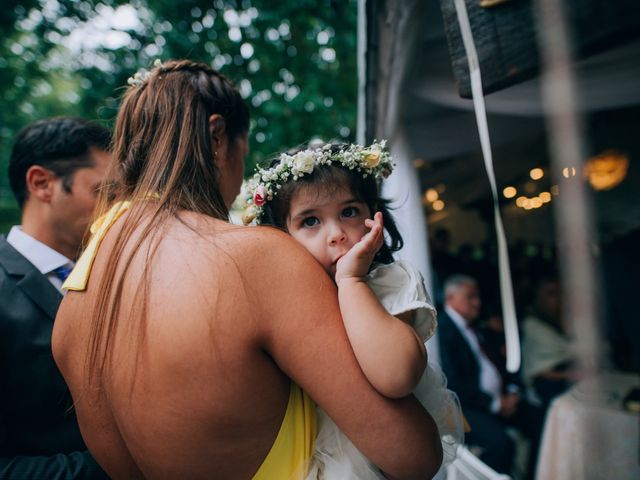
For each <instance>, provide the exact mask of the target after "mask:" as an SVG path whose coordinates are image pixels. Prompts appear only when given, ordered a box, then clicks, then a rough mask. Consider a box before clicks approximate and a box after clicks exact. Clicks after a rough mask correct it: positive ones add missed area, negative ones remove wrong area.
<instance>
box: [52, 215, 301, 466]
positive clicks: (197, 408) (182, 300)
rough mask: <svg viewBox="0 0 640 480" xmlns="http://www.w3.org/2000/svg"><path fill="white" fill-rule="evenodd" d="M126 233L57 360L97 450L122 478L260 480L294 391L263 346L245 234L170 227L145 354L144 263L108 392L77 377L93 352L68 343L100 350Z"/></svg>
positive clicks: (76, 304)
mask: <svg viewBox="0 0 640 480" xmlns="http://www.w3.org/2000/svg"><path fill="white" fill-rule="evenodd" d="M200 221H201V220H200ZM119 226H120V224H116V225H115V226H114V227H113V231H111V232H109V234H108V235H107V237H106V238H105V240H104V242H103V245H102V247H101V249H100V253H99V254H98V256H97V258H96V261H95V264H94V266H93V269H92V272H91V276H90V281H89V284H88V288H87V291H86V292H83V293H76V292H70V293H69V294H68V295H67V298H66V299H65V301H64V302H63V305H62V306H61V309H60V313H59V317H58V319H57V321H56V333H55V339H54V340H55V347H54V348H55V350H56V359H57V361H58V362H59V363H60V366H61V368H62V369H63V371H64V373H65V375H66V377H67V379H68V380H69V381H70V386H71V389H72V392H73V393H74V398H75V401H76V405H75V408H76V410H77V413H78V418H79V422H80V425H81V427H82V431H83V435H84V437H85V440H86V442H87V445H88V446H89V448H90V449H91V451H92V452H93V453H94V455H95V456H96V458H97V460H98V462H100V463H101V464H102V465H103V466H104V467H105V468H106V469H107V471H108V472H109V473H110V474H111V475H112V476H113V477H116V478H125V477H126V478H132V477H134V476H144V477H148V478H200V477H202V478H211V475H212V474H214V473H215V476H216V478H247V477H250V476H251V474H252V473H253V472H255V471H256V470H257V468H258V467H259V465H260V463H261V461H262V459H263V458H264V457H265V456H266V454H267V452H268V451H269V448H270V447H271V444H272V443H273V439H274V438H275V436H276V434H277V432H278V428H279V426H280V422H281V420H282V417H283V415H284V410H285V407H286V404H287V399H288V394H289V380H288V379H287V378H286V376H284V375H283V373H282V372H281V371H280V370H279V369H278V368H277V367H276V366H275V364H274V363H273V361H272V360H271V359H270V357H269V356H268V355H266V354H265V353H264V352H263V351H261V350H260V349H259V348H258V346H257V342H256V339H255V335H252V331H253V332H254V331H255V328H254V327H253V326H252V322H253V318H252V316H253V312H252V309H251V305H249V304H248V303H247V297H246V295H243V293H242V291H243V285H242V283H243V282H242V278H241V275H240V272H238V270H237V268H235V266H234V265H233V257H234V254H235V252H234V251H233V245H234V242H233V241H229V239H227V238H225V236H234V231H233V230H234V229H235V227H232V226H229V225H227V224H225V223H223V222H213V223H212V224H211V225H209V227H207V228H209V229H212V231H211V232H210V235H205V236H200V235H198V234H196V233H195V232H193V231H192V230H190V229H189V228H186V227H185V226H184V225H183V224H182V223H180V222H175V223H174V224H173V225H170V226H169V227H168V229H167V232H166V233H165V235H164V237H163V240H162V242H161V244H160V247H159V249H158V252H157V254H156V257H155V258H154V259H153V262H152V265H153V267H152V270H151V272H150V275H151V282H150V288H149V304H148V308H149V310H148V314H147V319H148V320H147V326H146V330H145V336H144V339H143V340H144V341H143V343H142V345H143V348H141V349H140V348H138V347H137V342H138V337H137V335H138V331H137V328H138V326H139V322H140V318H128V312H131V311H132V305H133V302H134V293H136V292H138V293H141V292H140V289H139V285H140V281H141V273H142V267H143V262H142V260H141V258H142V256H140V255H139V256H138V258H137V259H136V260H134V262H133V264H132V266H131V269H130V273H129V274H128V275H127V280H126V281H125V285H124V291H125V292H126V293H125V294H124V296H123V303H122V306H121V309H120V312H121V313H120V318H119V324H120V326H119V327H118V331H117V332H116V335H115V337H114V339H113V343H114V352H113V358H114V363H113V365H112V367H111V368H110V369H109V370H108V373H107V374H106V375H105V379H104V380H103V382H102V383H100V384H97V386H98V387H100V388H91V389H86V384H85V379H84V378H83V377H82V371H81V370H80V369H79V368H77V366H79V365H83V362H84V352H83V351H82V350H81V349H66V348H65V347H60V348H58V347H59V346H60V345H61V341H62V339H63V338H64V337H65V336H66V335H69V336H71V337H72V338H73V340H72V342H73V344H74V345H86V344H87V343H88V339H89V335H90V333H89V332H90V330H89V328H90V325H91V318H90V317H89V315H88V313H89V312H90V308H91V307H90V306H91V305H93V303H94V301H95V294H96V289H97V285H98V279H100V278H101V276H102V274H103V272H104V269H105V261H106V255H104V253H105V252H107V251H109V249H110V247H111V245H110V242H113V241H114V238H115V235H116V233H117V228H118V227H119ZM199 227H200V229H201V230H202V225H200V226H199ZM131 241H135V237H134V238H133V239H132V240H131ZM185 245H190V248H184V247H185ZM145 246H146V245H145V244H144V243H143V248H142V251H144V250H145V248H144V247H145ZM218 249H219V250H220V251H218V252H216V250H218ZM63 342H64V343H65V344H67V342H68V340H64V341H63ZM69 343H71V342H69ZM134 373H135V376H134Z"/></svg>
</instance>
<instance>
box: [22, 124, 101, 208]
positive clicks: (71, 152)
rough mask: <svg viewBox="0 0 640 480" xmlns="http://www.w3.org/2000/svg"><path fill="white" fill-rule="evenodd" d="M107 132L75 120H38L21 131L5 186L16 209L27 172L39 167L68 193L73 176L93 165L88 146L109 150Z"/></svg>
mask: <svg viewBox="0 0 640 480" xmlns="http://www.w3.org/2000/svg"><path fill="white" fill-rule="evenodd" d="M110 143H111V133H110V132H109V130H107V129H106V128H105V127H103V126H102V125H99V124H97V123H94V122H90V121H87V120H83V119H81V118H76V117H54V118H47V119H44V120H39V121H37V122H34V123H32V124H30V125H27V126H26V127H25V128H23V129H22V130H21V131H20V132H19V133H18V135H17V136H16V138H15V141H14V143H13V150H12V151H11V158H10V159H9V184H10V185H11V190H13V194H14V196H15V197H16V200H17V201H18V205H20V208H22V207H23V206H24V203H25V201H26V200H27V196H28V191H27V185H26V175H27V170H29V168H30V167H32V166H33V165H40V166H41V167H44V168H46V169H48V170H51V171H52V172H53V173H54V174H55V175H56V176H58V177H60V178H62V180H63V183H62V184H63V186H64V188H65V190H66V191H67V192H70V191H71V180H72V177H73V174H74V173H75V171H76V170H78V169H79V168H84V167H91V166H93V160H92V158H91V155H90V154H89V149H90V148H91V147H94V148H97V149H100V150H105V151H107V150H109V148H110Z"/></svg>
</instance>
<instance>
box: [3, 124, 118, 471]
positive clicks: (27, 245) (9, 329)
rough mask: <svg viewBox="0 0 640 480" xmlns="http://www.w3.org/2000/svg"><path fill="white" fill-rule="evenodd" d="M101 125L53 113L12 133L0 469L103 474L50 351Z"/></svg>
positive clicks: (86, 207)
mask: <svg viewBox="0 0 640 480" xmlns="http://www.w3.org/2000/svg"><path fill="white" fill-rule="evenodd" d="M109 143H110V133H109V131H108V130H106V129H105V128H103V127H102V126H100V125H97V124H95V123H91V122H87V121H84V120H81V119H77V118H68V117H59V118H52V119H47V120H41V121H38V122H35V123H33V124H31V125H29V126H27V127H26V128H24V129H23V130H22V131H21V132H20V133H19V134H18V135H17V137H16V139H15V142H14V146H13V151H12V153H11V158H10V161H9V181H10V184H11V188H12V190H13V192H14V195H15V197H16V200H17V201H18V204H19V206H20V208H21V215H22V221H21V225H20V226H14V227H13V228H12V229H11V231H10V232H9V235H8V236H7V238H6V239H5V238H4V236H0V478H2V479H27V478H28V479H50V478H51V479H52V478H60V479H62V478H64V479H76V478H78V479H101V478H106V475H105V474H104V473H103V472H102V470H101V469H100V467H99V466H98V464H97V463H96V462H95V461H94V460H93V458H92V457H91V455H90V454H89V452H88V451H87V449H86V446H85V445H84V442H83V440H82V437H81V436H80V430H79V428H78V425H77V422H76V416H75V414H74V412H73V410H72V409H71V406H72V402H71V396H70V394H69V391H68V389H67V386H66V384H65V382H64V380H63V378H62V376H61V375H60V373H59V371H58V369H57V367H56V364H55V363H54V361H53V355H52V353H51V330H52V328H53V321H54V319H55V316H56V312H57V310H58V306H59V304H60V301H61V300H62V293H61V290H60V287H61V286H62V282H63V280H64V278H66V275H68V272H69V271H70V270H71V268H72V267H73V265H74V261H75V259H76V258H77V257H78V255H79V253H80V250H81V247H82V241H83V238H84V235H85V232H86V230H87V227H88V225H89V222H90V220H91V216H92V212H93V208H94V205H95V199H96V195H97V189H98V187H99V186H100V182H101V181H102V179H103V177H104V174H105V172H106V166H107V162H108V158H109V155H108V152H107V151H108V149H109Z"/></svg>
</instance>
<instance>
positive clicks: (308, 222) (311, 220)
mask: <svg viewBox="0 0 640 480" xmlns="http://www.w3.org/2000/svg"><path fill="white" fill-rule="evenodd" d="M318 223H320V221H319V220H318V219H317V218H316V217H307V218H305V219H304V220H302V226H303V227H307V228H309V227H315V226H316V225H318Z"/></svg>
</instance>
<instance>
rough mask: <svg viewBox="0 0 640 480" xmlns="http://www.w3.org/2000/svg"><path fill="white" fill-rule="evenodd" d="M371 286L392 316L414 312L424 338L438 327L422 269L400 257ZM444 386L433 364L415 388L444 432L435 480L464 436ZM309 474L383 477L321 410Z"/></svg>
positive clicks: (320, 478)
mask: <svg viewBox="0 0 640 480" xmlns="http://www.w3.org/2000/svg"><path fill="white" fill-rule="evenodd" d="M367 284H368V285H369V287H370V288H371V290H373V292H374V293H375V294H376V296H377V297H378V300H379V301H380V303H381V304H382V305H383V306H384V307H385V308H386V310H387V311H388V312H389V313H391V314H392V315H399V314H401V313H404V312H409V311H415V312H416V314H415V315H414V318H415V320H414V325H413V327H414V328H415V329H416V331H417V332H418V334H419V335H420V337H421V338H422V340H423V341H424V342H426V341H427V340H428V339H429V338H431V337H432V336H433V334H434V333H435V330H436V326H437V321H436V311H435V308H434V307H433V304H432V303H431V299H430V298H429V294H428V293H427V291H426V289H425V287H424V281H423V279H422V275H421V274H420V272H419V271H418V270H416V269H415V268H413V267H412V266H411V265H409V264H407V263H405V262H403V261H401V260H398V261H396V262H394V263H390V264H387V265H380V266H378V267H376V268H375V269H374V270H372V271H371V272H370V273H369V275H367ZM446 386H447V379H446V377H445V376H444V374H443V373H442V371H441V370H440V367H438V365H437V364H435V363H429V365H428V366H427V368H426V369H425V372H424V374H423V376H422V379H421V380H420V382H419V384H418V385H417V387H416V389H415V390H414V392H413V393H414V395H415V396H416V398H417V399H418V400H419V401H420V402H421V403H422V405H423V406H424V407H425V408H426V409H427V411H428V412H429V413H430V414H431V416H432V417H433V419H434V420H435V422H436V424H437V425H438V430H439V431H440V438H441V440H442V448H443V453H444V458H443V463H442V467H441V469H440V471H439V472H438V475H437V476H436V478H438V477H441V476H443V475H442V474H443V472H444V468H445V467H446V465H448V464H449V463H451V462H452V461H453V460H454V459H455V450H456V448H457V445H458V444H460V443H462V442H463V438H464V430H463V424H462V414H461V410H460V404H459V402H458V397H457V396H456V395H455V393H453V392H452V391H451V390H447V388H446ZM400 448H401V447H400ZM308 472H309V473H308V474H307V477H306V480H372V479H380V480H383V479H384V478H385V477H384V476H383V475H382V473H381V472H380V470H379V469H378V468H377V467H376V466H375V465H373V464H372V463H371V462H370V461H369V460H368V459H367V458H366V457H365V456H364V455H363V454H362V453H360V451H359V450H358V449H357V448H356V447H355V445H354V444H353V443H351V441H350V440H349V439H348V438H347V436H346V435H345V434H344V433H342V431H341V430H340V429H339V428H338V427H337V426H336V424H335V423H334V422H333V420H331V418H329V416H328V415H327V414H326V413H325V412H324V411H323V410H321V409H318V436H317V438H316V443H315V449H314V453H313V456H312V458H311V461H310V465H309V470H308Z"/></svg>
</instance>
